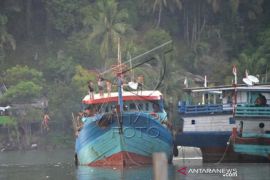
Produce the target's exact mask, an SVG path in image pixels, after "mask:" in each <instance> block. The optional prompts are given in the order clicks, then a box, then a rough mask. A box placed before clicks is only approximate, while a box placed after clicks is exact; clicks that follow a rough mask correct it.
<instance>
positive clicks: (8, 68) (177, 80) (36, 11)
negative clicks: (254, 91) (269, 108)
mask: <svg viewBox="0 0 270 180" xmlns="http://www.w3.org/2000/svg"><path fill="white" fill-rule="evenodd" d="M269 9H270V2H269V1H266V0H257V1H254V0H245V1H241V0H230V1H225V0H224V1H221V0H170V1H169V0H136V1H134V0H96V1H93V0H77V1H73V0H46V1H44V0H25V1H13V0H12V1H10V0H2V1H1V2H0V72H1V82H2V83H5V85H6V86H7V88H8V91H7V92H6V94H5V95H3V96H2V97H1V99H0V100H1V103H2V104H5V103H7V102H9V103H15V102H17V101H20V102H21V101H26V102H30V101H31V100H33V99H35V98H41V97H47V98H48V99H49V112H50V114H51V118H52V119H54V120H56V121H60V120H61V121H67V122H70V119H71V112H73V111H78V110H79V109H80V100H81V98H82V97H83V96H84V95H85V94H86V93H87V86H86V84H87V81H88V80H90V79H91V80H93V81H96V74H97V72H102V71H104V70H105V69H107V68H109V67H110V66H111V65H112V64H114V63H115V62H116V58H117V42H118V38H120V42H121V47H122V59H123V60H128V59H129V58H130V57H135V56H137V55H139V54H141V53H143V52H146V51H148V50H150V49H152V48H154V47H156V46H158V45H160V44H162V43H164V42H166V41H168V40H173V49H174V51H172V52H171V53H170V54H169V55H168V54H167V55H166V56H165V59H166V75H165V76H164V81H163V82H162V84H161V86H159V88H160V89H161V90H162V91H163V92H164V93H165V97H169V96H173V97H175V98H173V99H174V100H175V101H176V100H177V98H178V97H179V96H181V89H182V88H183V86H184V85H183V81H184V77H185V76H187V78H188V79H189V82H191V83H193V84H194V82H193V80H194V79H193V77H194V76H193V75H200V76H202V77H203V76H204V75H207V76H208V79H209V80H210V81H212V82H218V84H228V83H231V80H232V79H233V76H232V73H231V68H232V65H233V64H236V65H237V67H238V70H239V71H238V72H239V73H238V79H241V78H242V77H243V76H244V72H245V70H246V69H247V70H248V71H249V73H250V74H253V75H259V76H260V80H261V81H263V82H266V81H267V80H268V79H269V78H268V79H267V75H268V77H269V70H268V69H269V66H268V64H269V62H270V61H269V56H270V26H269V22H270V21H269V19H270V10H269ZM160 52H161V51H159V52H157V53H156V54H151V55H153V58H154V59H156V60H158V61H157V62H154V61H151V62H149V63H148V64H146V65H144V66H142V67H141V68H137V69H135V70H134V74H135V76H136V75H138V74H144V75H145V77H146V78H145V79H146V83H147V85H148V86H149V87H154V86H155V85H156V84H157V82H158V80H159V78H158V76H159V75H160V74H162V73H160V72H161V71H162V70H160V69H162V65H160V64H159V63H160V61H159V60H160V59H163V58H164V57H163V56H162V53H160ZM147 58H150V57H147ZM131 75H132V74H131V73H129V74H128V76H131ZM151 76H154V77H151ZM108 77H112V76H111V75H109V76H108ZM151 81H154V83H153V82H151Z"/></svg>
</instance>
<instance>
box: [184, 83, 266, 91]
mask: <svg viewBox="0 0 270 180" xmlns="http://www.w3.org/2000/svg"><path fill="white" fill-rule="evenodd" d="M235 89H236V90H237V91H260V92H270V84H256V85H253V86H247V85H245V84H237V85H236V86H233V85H223V86H215V87H196V88H185V89H184V91H186V92H193V93H195V92H209V93H215V92H216V93H218V92H220V93H221V92H222V91H234V90H235Z"/></svg>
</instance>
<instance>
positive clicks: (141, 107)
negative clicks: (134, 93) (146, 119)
mask: <svg viewBox="0 0 270 180" xmlns="http://www.w3.org/2000/svg"><path fill="white" fill-rule="evenodd" d="M138 108H139V110H140V111H142V110H143V104H142V103H140V104H139V105H138Z"/></svg>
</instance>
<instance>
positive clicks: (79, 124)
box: [75, 112, 83, 137]
mask: <svg viewBox="0 0 270 180" xmlns="http://www.w3.org/2000/svg"><path fill="white" fill-rule="evenodd" d="M82 118H83V112H79V113H78V115H77V117H76V132H75V135H76V137H77V136H78V135H79V132H80V131H81V129H82V127H83V121H82Z"/></svg>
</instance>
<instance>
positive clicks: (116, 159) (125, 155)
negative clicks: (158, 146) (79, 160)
mask: <svg viewBox="0 0 270 180" xmlns="http://www.w3.org/2000/svg"><path fill="white" fill-rule="evenodd" d="M151 163H152V157H146V156H142V155H138V154H136V153H131V152H126V151H122V152H119V153H116V154H114V155H112V156H109V157H107V158H104V159H101V160H98V161H95V162H92V163H90V164H88V165H89V166H102V167H106V166H107V167H108V166H117V167H126V166H141V165H147V164H151Z"/></svg>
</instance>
